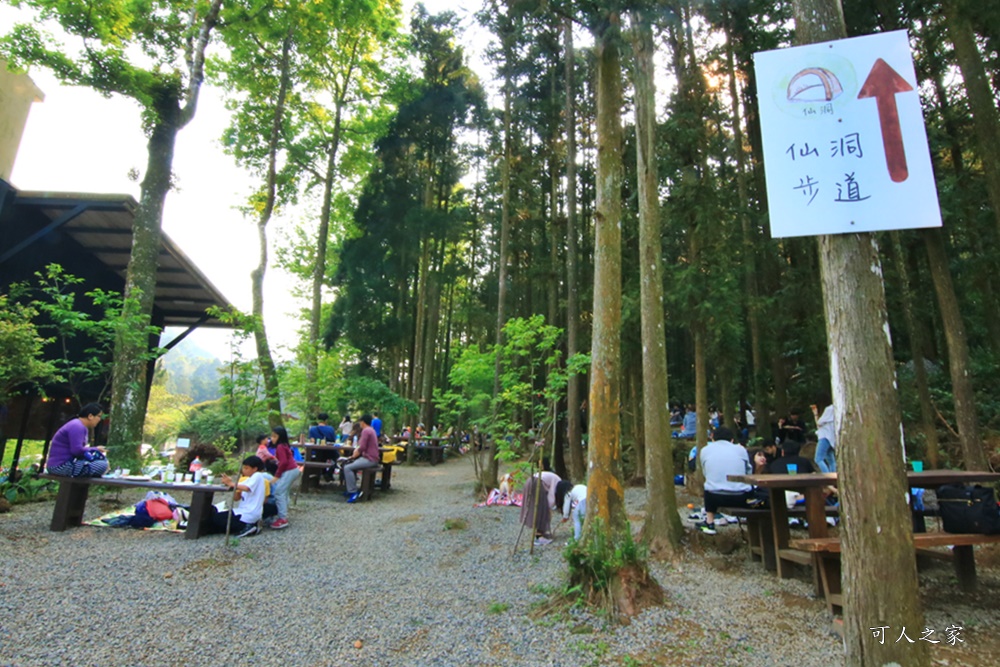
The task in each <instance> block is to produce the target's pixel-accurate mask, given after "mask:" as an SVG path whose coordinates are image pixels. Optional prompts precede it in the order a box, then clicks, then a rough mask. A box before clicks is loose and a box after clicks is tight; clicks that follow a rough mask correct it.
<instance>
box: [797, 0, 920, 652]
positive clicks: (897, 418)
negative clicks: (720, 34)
mask: <svg viewBox="0 0 1000 667" xmlns="http://www.w3.org/2000/svg"><path fill="white" fill-rule="evenodd" d="M793 11H794V15H795V25H796V40H797V42H798V43H799V44H811V43H814V42H819V41H826V40H831V39H840V38H843V37H845V36H846V34H847V31H846V28H845V27H844V17H843V10H842V9H841V6H840V0H793ZM818 246H819V259H820V275H821V280H822V284H823V304H824V308H825V313H826V322H827V345H828V349H829V355H830V360H831V364H830V365H831V369H830V375H831V379H832V385H833V394H834V395H833V403H834V405H836V406H837V407H838V413H837V431H838V434H837V442H838V443H839V446H838V448H837V450H838V454H839V457H840V459H839V461H838V468H839V473H840V474H839V477H840V500H841V508H842V509H841V515H842V518H843V521H842V523H841V528H840V531H841V540H842V541H843V555H842V558H841V562H842V564H843V577H842V578H843V583H844V609H845V614H844V643H845V646H846V651H847V659H846V662H847V664H850V665H856V666H858V667H868V666H869V665H872V666H874V665H879V666H881V665H886V664H889V663H893V662H895V663H899V664H905V665H917V666H923V665H927V664H928V657H929V656H928V652H927V648H926V646H921V644H922V643H923V642H920V641H917V642H916V643H915V644H908V643H902V644H900V643H896V642H892V643H890V642H889V641H888V640H885V639H884V640H883V641H881V642H880V641H879V638H878V637H877V636H876V635H875V633H873V632H872V630H871V628H872V626H889V627H890V628H892V629H893V630H895V629H897V628H902V627H904V626H905V627H909V628H914V629H915V628H923V627H924V616H923V611H922V608H921V605H920V595H919V592H918V589H917V566H916V559H915V558H914V557H913V534H912V527H911V526H912V524H911V519H910V510H909V507H908V505H907V500H906V498H907V483H906V475H905V472H904V470H903V443H902V438H901V433H902V424H901V414H900V409H899V402H898V396H897V392H896V386H895V385H896V382H895V373H894V367H893V359H892V343H891V341H890V340H889V335H888V331H889V328H888V322H887V321H886V305H885V291H884V287H883V285H882V270H881V266H880V263H879V255H878V249H877V247H876V244H875V237H874V236H873V235H871V234H841V235H836V236H820V237H818ZM887 581H891V582H892V585H891V586H887V585H886V582H887Z"/></svg>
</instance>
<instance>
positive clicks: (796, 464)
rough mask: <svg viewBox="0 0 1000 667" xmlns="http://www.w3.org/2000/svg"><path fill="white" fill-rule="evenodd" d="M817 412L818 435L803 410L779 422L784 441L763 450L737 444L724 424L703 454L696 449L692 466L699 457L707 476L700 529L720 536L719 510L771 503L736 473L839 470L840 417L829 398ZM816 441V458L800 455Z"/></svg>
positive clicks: (766, 444)
mask: <svg viewBox="0 0 1000 667" xmlns="http://www.w3.org/2000/svg"><path fill="white" fill-rule="evenodd" d="M820 406H822V410H820ZM812 411H813V416H814V417H815V420H816V425H817V429H816V432H815V433H810V432H807V430H806V425H805V423H804V422H803V421H802V420H801V419H800V418H799V414H798V412H797V411H792V413H791V414H790V415H789V417H788V418H787V419H783V420H781V421H779V424H778V426H779V429H778V433H779V436H778V440H780V442H765V443H764V445H763V446H762V447H753V448H751V449H749V450H748V449H747V448H746V447H744V446H743V445H741V444H740V443H739V442H736V441H735V438H734V435H733V432H732V431H731V430H730V429H728V428H726V427H724V426H721V427H718V428H716V429H715V430H714V431H713V433H712V441H711V442H710V443H708V445H706V446H705V447H703V448H702V449H701V451H698V450H697V448H695V449H693V450H692V455H691V457H692V465H693V464H694V460H693V459H694V457H695V456H697V457H698V462H699V463H700V464H701V469H702V472H703V474H704V475H705V492H704V503H705V518H704V520H703V521H701V522H699V523H698V524H697V525H696V527H697V528H698V530H700V531H701V532H703V533H706V534H708V535H715V534H716V529H715V515H716V514H717V513H718V511H719V508H722V507H741V506H745V505H747V504H748V503H758V504H763V503H764V502H766V500H767V495H766V494H757V493H756V490H755V489H754V488H753V487H752V486H750V485H749V484H746V483H743V482H734V481H731V480H730V479H729V476H730V475H748V474H755V475H760V474H776V475H777V474H798V473H803V474H806V473H813V472H817V471H819V472H836V471H837V462H836V457H835V454H834V452H835V447H836V431H835V429H834V418H835V416H834V409H833V405H832V404H831V403H830V400H829V397H828V396H822V397H820V401H819V402H818V404H816V405H813V406H812ZM810 443H813V444H815V445H816V456H815V459H814V460H810V459H807V458H805V457H804V456H801V455H800V454H801V451H802V448H803V447H804V446H805V445H807V444H810ZM814 463H815V465H814Z"/></svg>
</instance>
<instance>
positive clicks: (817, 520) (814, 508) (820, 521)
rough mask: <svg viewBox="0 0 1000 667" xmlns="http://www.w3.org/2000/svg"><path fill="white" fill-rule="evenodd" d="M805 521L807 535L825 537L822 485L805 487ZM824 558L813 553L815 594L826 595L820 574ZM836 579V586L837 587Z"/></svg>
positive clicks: (826, 531) (827, 532) (822, 570)
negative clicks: (807, 525)
mask: <svg viewBox="0 0 1000 667" xmlns="http://www.w3.org/2000/svg"><path fill="white" fill-rule="evenodd" d="M805 495H806V523H808V524H809V537H811V538H813V537H826V536H827V535H828V534H829V532H830V531H829V530H827V525H826V496H825V495H824V494H823V489H822V487H818V486H810V487H808V488H806V493H805ZM826 560H828V559H825V558H824V557H823V556H822V555H820V554H814V555H813V559H812V561H813V588H815V589H816V595H824V596H826V592H827V590H828V587H827V585H826V584H825V583H824V581H823V579H822V576H823V573H824V572H825V569H824V566H825V561H826ZM837 572H838V576H839V572H840V560H839V559H838V560H837ZM839 585H840V584H839V581H838V588H839Z"/></svg>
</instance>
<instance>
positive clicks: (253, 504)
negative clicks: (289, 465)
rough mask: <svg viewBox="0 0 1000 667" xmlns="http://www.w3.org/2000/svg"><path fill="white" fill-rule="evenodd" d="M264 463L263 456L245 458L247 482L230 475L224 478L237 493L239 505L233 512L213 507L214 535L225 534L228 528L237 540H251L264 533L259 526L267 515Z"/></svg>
mask: <svg viewBox="0 0 1000 667" xmlns="http://www.w3.org/2000/svg"><path fill="white" fill-rule="evenodd" d="M262 470H264V462H263V461H261V460H260V457H259V456H248V457H246V458H245V459H243V465H242V466H241V467H240V472H241V473H242V474H243V476H245V477H246V480H245V481H243V480H241V481H240V482H234V481H233V480H232V478H231V477H229V475H223V476H222V483H223V484H224V485H226V486H228V487H229V488H230V489H233V490H234V491H235V492H236V493H235V496H234V497H235V500H236V502H235V504H234V505H233V510H232V512H220V511H219V510H218V508H216V507H215V506H214V505H213V506H212V510H211V511H212V530H211V531H210V532H213V533H225V532H226V528H227V526H228V528H229V533H230V534H231V535H235V536H236V537H250V536H251V535H256V534H257V533H259V532H260V529H259V528H258V527H257V524H258V523H259V522H260V520H261V516H262V515H263V512H264V494H265V490H264V475H263V473H262V472H261V471H262Z"/></svg>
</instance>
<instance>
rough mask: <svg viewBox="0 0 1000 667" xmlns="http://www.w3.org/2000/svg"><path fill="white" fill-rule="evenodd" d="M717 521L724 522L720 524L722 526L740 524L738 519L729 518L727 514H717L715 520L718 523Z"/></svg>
mask: <svg viewBox="0 0 1000 667" xmlns="http://www.w3.org/2000/svg"><path fill="white" fill-rule="evenodd" d="M719 519H722V520H723V521H724V522H725V523H723V524H722V525H723V526H726V525H730V524H732V525H736V524H737V523H739V522H740V520H739V519H737V518H736V517H734V516H730V515H728V514H721V513H720V514H717V515H716V516H715V520H716V521H718V520H719Z"/></svg>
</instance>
